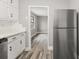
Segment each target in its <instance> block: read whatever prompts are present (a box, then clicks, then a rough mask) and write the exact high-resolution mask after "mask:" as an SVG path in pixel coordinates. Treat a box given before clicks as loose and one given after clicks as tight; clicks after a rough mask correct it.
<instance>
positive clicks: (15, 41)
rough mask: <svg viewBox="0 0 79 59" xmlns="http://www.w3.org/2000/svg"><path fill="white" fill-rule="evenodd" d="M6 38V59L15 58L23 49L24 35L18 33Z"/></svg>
mask: <svg viewBox="0 0 79 59" xmlns="http://www.w3.org/2000/svg"><path fill="white" fill-rule="evenodd" d="M11 39H12V40H11ZM8 40H9V41H8V59H16V57H17V56H19V55H20V54H21V53H22V52H23V50H24V49H25V35H23V33H20V34H18V35H15V36H13V37H11V38H9V39H8Z"/></svg>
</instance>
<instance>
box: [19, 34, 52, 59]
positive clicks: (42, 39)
mask: <svg viewBox="0 0 79 59" xmlns="http://www.w3.org/2000/svg"><path fill="white" fill-rule="evenodd" d="M18 59H53V51H52V50H48V47H47V41H46V36H44V35H40V36H38V38H36V39H34V41H33V43H32V49H31V51H29V52H24V53H23V54H22V55H21V56H20V57H19V58H18Z"/></svg>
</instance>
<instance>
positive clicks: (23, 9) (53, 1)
mask: <svg viewBox="0 0 79 59" xmlns="http://www.w3.org/2000/svg"><path fill="white" fill-rule="evenodd" d="M28 5H39V6H40V5H41V6H49V30H50V31H49V36H50V38H49V45H50V46H52V45H53V20H54V19H53V18H54V17H53V16H54V9H62V8H69V0H20V17H19V21H20V23H22V24H23V25H24V26H25V27H27V28H28V24H27V22H28V21H27V20H28V18H27V19H26V17H28Z"/></svg>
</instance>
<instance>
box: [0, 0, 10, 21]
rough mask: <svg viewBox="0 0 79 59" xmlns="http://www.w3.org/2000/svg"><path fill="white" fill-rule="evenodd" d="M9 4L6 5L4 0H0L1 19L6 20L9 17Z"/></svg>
mask: <svg viewBox="0 0 79 59" xmlns="http://www.w3.org/2000/svg"><path fill="white" fill-rule="evenodd" d="M8 8H9V7H8V5H6V4H5V3H3V2H0V20H6V19H9V15H8V14H9V10H8Z"/></svg>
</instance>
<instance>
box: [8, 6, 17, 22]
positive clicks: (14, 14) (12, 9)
mask: <svg viewBox="0 0 79 59" xmlns="http://www.w3.org/2000/svg"><path fill="white" fill-rule="evenodd" d="M9 15H10V19H11V20H15V21H16V20H18V10H17V8H15V7H10V8H9Z"/></svg>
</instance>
